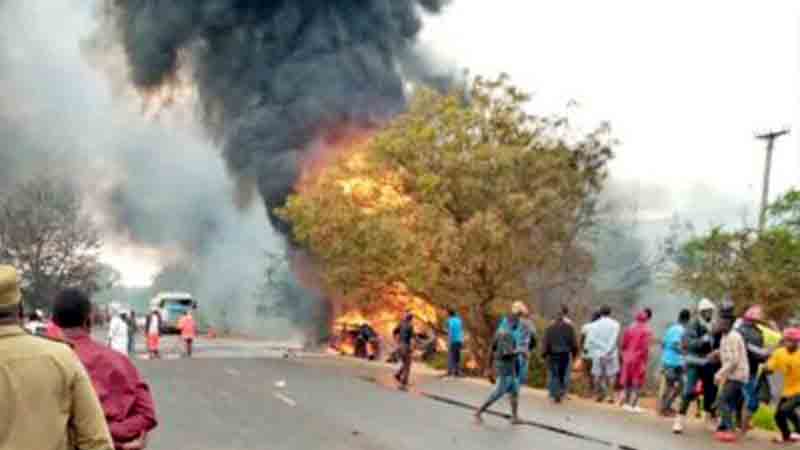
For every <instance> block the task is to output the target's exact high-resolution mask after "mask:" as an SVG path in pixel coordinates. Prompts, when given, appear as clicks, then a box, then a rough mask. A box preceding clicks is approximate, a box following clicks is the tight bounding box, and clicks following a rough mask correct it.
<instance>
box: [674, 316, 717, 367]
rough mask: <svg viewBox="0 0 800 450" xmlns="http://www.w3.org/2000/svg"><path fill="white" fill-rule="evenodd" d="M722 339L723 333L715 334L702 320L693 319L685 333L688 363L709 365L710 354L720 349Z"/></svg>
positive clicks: (684, 345) (684, 341)
mask: <svg viewBox="0 0 800 450" xmlns="http://www.w3.org/2000/svg"><path fill="white" fill-rule="evenodd" d="M721 341H722V335H713V334H712V333H711V330H709V329H708V328H706V326H705V325H704V324H703V323H702V322H700V321H699V320H693V321H692V322H691V323H690V324H689V326H687V327H686V332H685V333H684V334H683V347H684V349H685V350H686V364H687V365H689V366H705V365H708V364H709V363H710V362H711V361H709V359H708V355H709V354H711V352H713V351H714V350H718V349H719V346H720V343H721Z"/></svg>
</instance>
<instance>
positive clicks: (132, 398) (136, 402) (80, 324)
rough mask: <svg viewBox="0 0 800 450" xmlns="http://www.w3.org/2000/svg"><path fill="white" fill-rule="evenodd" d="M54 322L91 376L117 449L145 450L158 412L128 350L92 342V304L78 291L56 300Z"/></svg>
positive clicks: (68, 290) (67, 290) (71, 290)
mask: <svg viewBox="0 0 800 450" xmlns="http://www.w3.org/2000/svg"><path fill="white" fill-rule="evenodd" d="M117 318H119V317H117ZM53 320H54V321H55V322H56V324H57V325H58V326H59V327H61V329H62V330H63V332H64V337H66V338H67V339H68V340H69V342H70V343H71V344H72V345H74V347H75V353H76V354H77V355H78V358H79V359H80V360H81V362H82V363H83V365H84V367H86V370H87V371H88V372H89V377H90V378H91V380H92V384H93V385H94V389H95V391H96V392H97V395H98V396H99V397H100V403H101V404H102V405H103V410H104V411H105V416H106V421H107V422H108V428H109V430H110V431H111V437H112V439H113V440H114V445H115V446H116V448H119V449H126V450H141V449H144V448H145V447H146V444H147V434H148V433H149V432H150V431H152V430H153V428H155V427H156V425H157V422H156V412H155V406H154V405H153V398H152V397H151V395H150V388H149V387H148V386H147V384H146V383H145V382H144V381H143V380H142V378H141V376H140V375H139V371H138V370H136V367H134V366H133V364H132V363H131V361H130V359H129V358H128V357H127V354H126V350H127V347H125V348H123V351H119V350H117V349H114V350H111V349H109V348H108V347H105V346H103V345H100V344H99V343H98V342H95V341H94V339H92V337H91V332H92V303H91V301H90V300H89V297H87V296H86V294H84V293H83V292H81V291H79V290H77V289H66V290H64V291H62V292H61V293H60V294H59V295H58V297H56V300H55V303H54V304H53ZM126 336H127V331H126Z"/></svg>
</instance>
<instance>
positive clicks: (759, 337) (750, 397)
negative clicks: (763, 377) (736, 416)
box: [736, 305, 769, 433]
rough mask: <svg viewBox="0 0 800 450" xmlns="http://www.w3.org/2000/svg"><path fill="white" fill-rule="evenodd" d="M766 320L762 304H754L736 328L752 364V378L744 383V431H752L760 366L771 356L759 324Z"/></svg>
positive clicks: (757, 403) (756, 408) (757, 401)
mask: <svg viewBox="0 0 800 450" xmlns="http://www.w3.org/2000/svg"><path fill="white" fill-rule="evenodd" d="M763 320H764V311H763V309H762V308H761V306H760V305H754V306H751V307H750V308H748V309H747V311H745V313H744V315H743V316H742V320H741V323H740V324H739V326H738V328H737V329H736V330H737V331H738V332H739V334H741V335H742V338H743V339H744V344H745V346H746V348H747V362H748V364H749V366H750V379H748V380H747V383H746V384H745V385H744V400H745V403H744V413H743V415H742V424H741V426H742V432H744V433H746V432H748V431H750V420H751V419H752V417H753V415H754V414H755V413H756V411H758V407H759V404H760V403H761V402H760V401H759V397H758V380H759V378H758V375H759V368H760V367H761V365H762V364H763V363H765V362H767V358H768V357H769V350H767V349H766V348H765V347H764V335H763V333H762V332H761V329H760V328H759V326H758V324H759V323H760V322H761V321H763Z"/></svg>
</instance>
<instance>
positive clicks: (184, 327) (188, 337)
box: [178, 311, 197, 358]
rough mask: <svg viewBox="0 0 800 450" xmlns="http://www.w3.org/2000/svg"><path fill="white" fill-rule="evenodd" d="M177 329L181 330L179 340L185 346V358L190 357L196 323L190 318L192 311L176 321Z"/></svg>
mask: <svg viewBox="0 0 800 450" xmlns="http://www.w3.org/2000/svg"><path fill="white" fill-rule="evenodd" d="M178 329H180V330H181V338H182V339H183V342H184V344H186V356H188V357H189V358H191V357H192V343H193V342H194V338H195V337H197V323H196V322H195V321H194V317H192V311H186V315H185V316H183V317H181V320H179V321H178Z"/></svg>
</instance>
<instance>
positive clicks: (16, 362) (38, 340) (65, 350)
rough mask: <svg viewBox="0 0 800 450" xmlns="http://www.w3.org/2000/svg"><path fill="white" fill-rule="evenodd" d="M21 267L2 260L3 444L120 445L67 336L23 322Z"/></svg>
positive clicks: (14, 447) (15, 448) (4, 447)
mask: <svg viewBox="0 0 800 450" xmlns="http://www.w3.org/2000/svg"><path fill="white" fill-rule="evenodd" d="M22 311H23V310H22V294H21V292H20V288H19V283H18V276H17V271H16V269H15V268H14V267H12V266H5V265H0V380H3V381H1V382H0V399H2V400H1V401H0V450H23V449H25V450H27V449H30V450H33V449H36V450H39V449H42V450H44V449H47V450H73V449H76V448H78V449H87V450H88V449H91V450H114V444H113V442H112V440H111V435H110V433H109V431H108V425H106V419H105V416H104V414H103V409H102V407H101V406H100V401H99V400H98V398H97V395H96V394H95V390H94V388H93V387H92V382H91V380H90V379H89V376H88V375H87V373H86V369H84V367H83V365H82V364H81V362H80V361H79V360H78V357H77V356H76V355H75V353H74V352H73V351H72V349H71V348H70V347H69V345H67V344H66V343H64V342H55V341H53V340H51V339H47V338H42V337H37V336H31V335H30V334H28V333H27V332H26V331H25V330H24V329H23V328H22V318H23V312H22Z"/></svg>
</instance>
